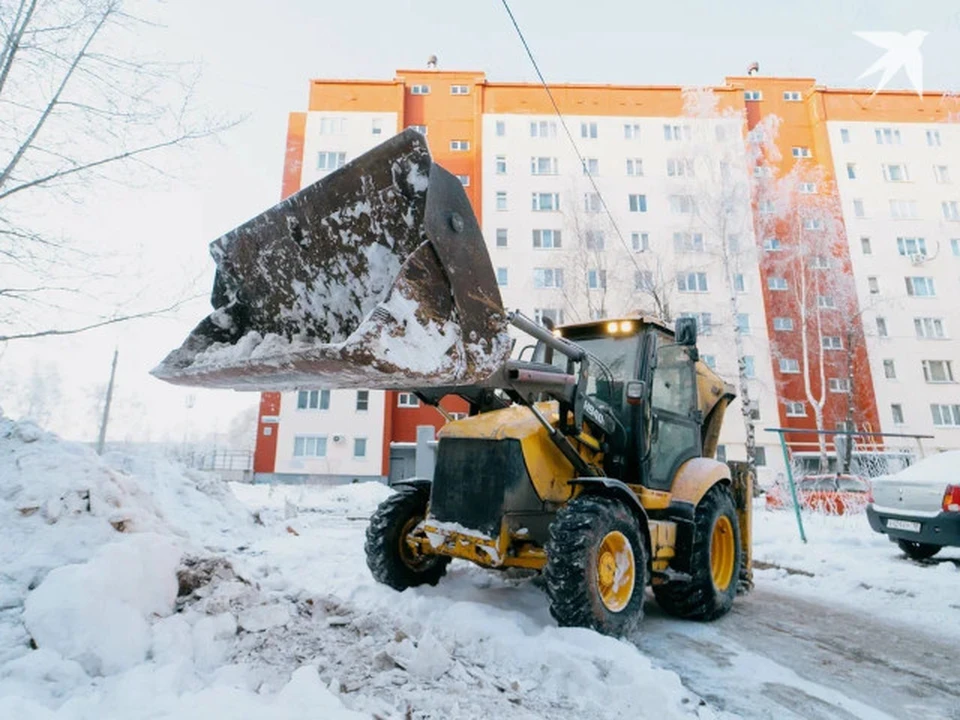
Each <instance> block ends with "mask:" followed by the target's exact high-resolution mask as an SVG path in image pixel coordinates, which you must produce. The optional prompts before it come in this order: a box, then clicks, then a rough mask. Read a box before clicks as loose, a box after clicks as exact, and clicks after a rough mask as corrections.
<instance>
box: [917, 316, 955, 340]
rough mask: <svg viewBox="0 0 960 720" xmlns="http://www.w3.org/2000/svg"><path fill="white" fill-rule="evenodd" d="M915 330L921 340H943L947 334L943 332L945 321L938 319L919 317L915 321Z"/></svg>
mask: <svg viewBox="0 0 960 720" xmlns="http://www.w3.org/2000/svg"><path fill="white" fill-rule="evenodd" d="M913 329H914V330H915V331H916V333H917V337H918V338H919V339H921V340H943V339H944V338H946V337H947V334H946V333H945V332H944V331H943V319H942V318H937V317H918V318H914V319H913Z"/></svg>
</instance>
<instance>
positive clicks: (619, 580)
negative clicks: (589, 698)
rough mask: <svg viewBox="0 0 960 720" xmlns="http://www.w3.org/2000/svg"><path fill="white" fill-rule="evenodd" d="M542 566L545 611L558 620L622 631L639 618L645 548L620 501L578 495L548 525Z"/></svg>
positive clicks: (613, 632) (564, 623)
mask: <svg viewBox="0 0 960 720" xmlns="http://www.w3.org/2000/svg"><path fill="white" fill-rule="evenodd" d="M546 550H547V565H546V567H545V568H544V580H545V581H546V586H547V594H548V595H549V597H550V614H551V615H553V617H554V619H556V621H557V622H558V623H559V624H560V625H561V626H568V627H588V628H593V629H594V630H596V631H598V632H601V633H604V634H606V635H615V636H620V635H628V634H630V633H631V632H633V631H634V630H635V629H636V628H637V625H638V624H639V623H640V620H641V619H642V618H643V593H644V588H645V587H646V584H647V583H646V580H647V551H646V545H645V543H644V538H643V533H642V531H641V530H640V525H639V524H638V523H637V518H636V516H634V514H633V512H632V511H631V510H630V508H628V507H627V506H626V505H624V504H623V503H622V502H619V501H617V500H613V499H610V498H603V497H583V496H581V497H578V498H576V499H575V500H572V501H570V502H569V503H568V504H567V505H566V506H564V507H563V508H561V509H560V510H559V511H558V512H557V516H556V518H555V519H554V521H553V523H551V525H550V539H549V540H548V541H547V546H546Z"/></svg>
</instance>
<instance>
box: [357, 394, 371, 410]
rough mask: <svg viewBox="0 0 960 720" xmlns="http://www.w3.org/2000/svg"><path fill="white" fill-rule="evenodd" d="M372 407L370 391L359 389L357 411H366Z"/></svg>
mask: <svg viewBox="0 0 960 720" xmlns="http://www.w3.org/2000/svg"><path fill="white" fill-rule="evenodd" d="M369 408H370V391H369V390H357V411H358V412H366V411H367V410H368V409H369Z"/></svg>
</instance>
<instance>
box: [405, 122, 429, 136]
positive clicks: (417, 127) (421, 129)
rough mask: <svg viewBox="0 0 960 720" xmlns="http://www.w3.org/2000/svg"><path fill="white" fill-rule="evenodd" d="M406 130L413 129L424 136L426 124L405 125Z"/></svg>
mask: <svg viewBox="0 0 960 720" xmlns="http://www.w3.org/2000/svg"><path fill="white" fill-rule="evenodd" d="M407 130H415V131H416V132H418V133H420V134H421V135H423V136H424V137H426V136H427V126H426V125H407Z"/></svg>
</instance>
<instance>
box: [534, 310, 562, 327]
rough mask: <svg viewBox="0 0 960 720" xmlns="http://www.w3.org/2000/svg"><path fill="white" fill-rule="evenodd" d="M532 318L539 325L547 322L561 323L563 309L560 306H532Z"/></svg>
mask: <svg viewBox="0 0 960 720" xmlns="http://www.w3.org/2000/svg"><path fill="white" fill-rule="evenodd" d="M533 319H534V321H535V322H537V323H539V324H540V325H544V324H546V323H547V322H550V323H552V324H553V325H563V310H562V309H560V308H534V310H533Z"/></svg>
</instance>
